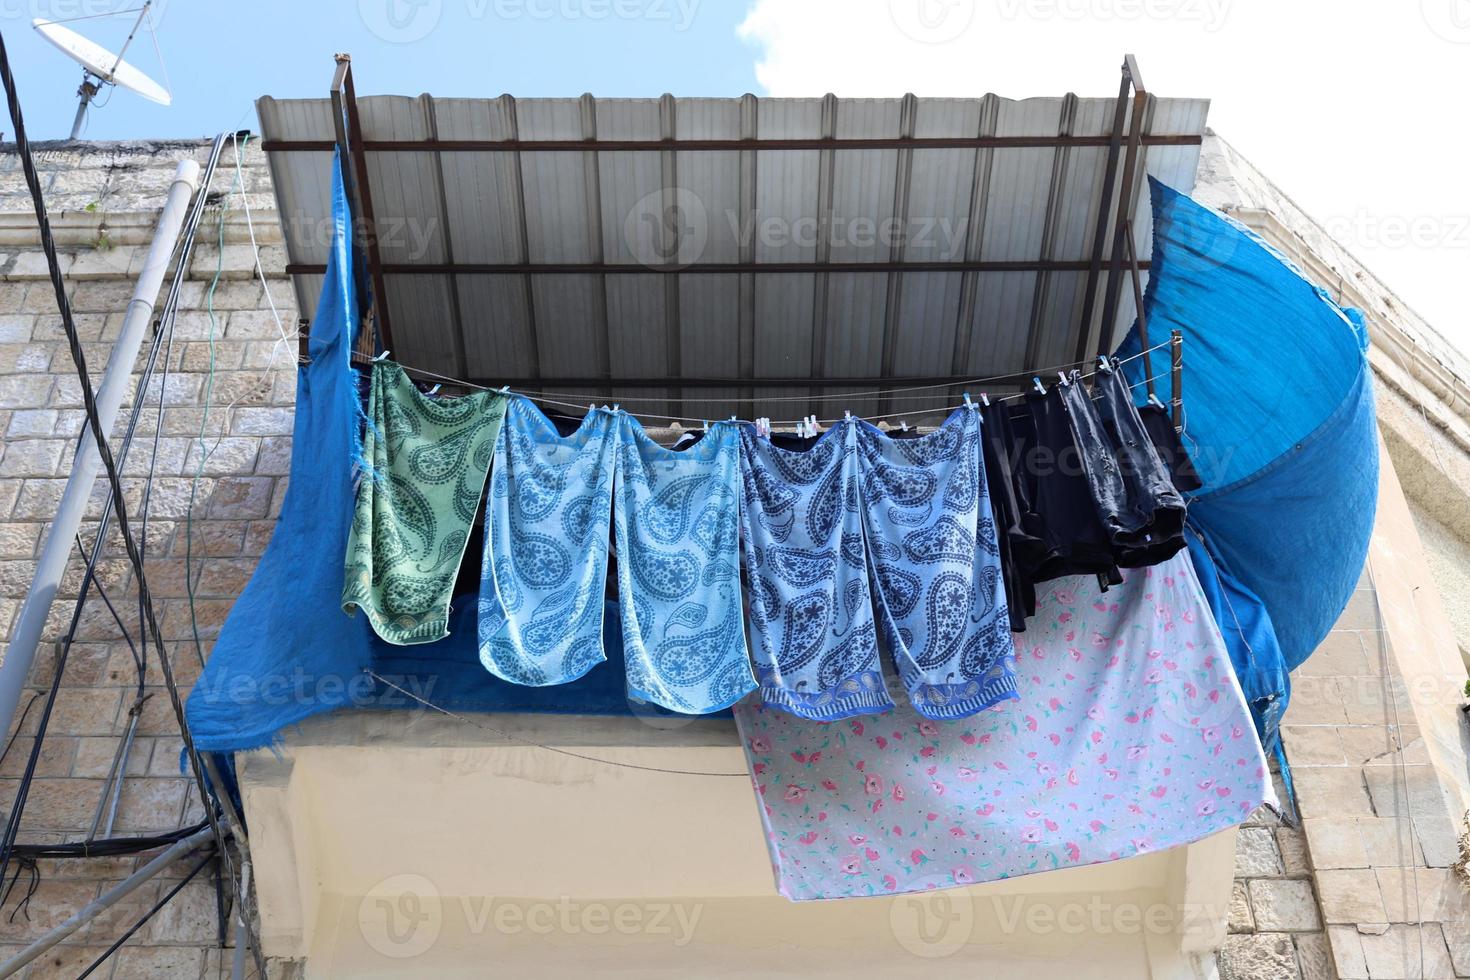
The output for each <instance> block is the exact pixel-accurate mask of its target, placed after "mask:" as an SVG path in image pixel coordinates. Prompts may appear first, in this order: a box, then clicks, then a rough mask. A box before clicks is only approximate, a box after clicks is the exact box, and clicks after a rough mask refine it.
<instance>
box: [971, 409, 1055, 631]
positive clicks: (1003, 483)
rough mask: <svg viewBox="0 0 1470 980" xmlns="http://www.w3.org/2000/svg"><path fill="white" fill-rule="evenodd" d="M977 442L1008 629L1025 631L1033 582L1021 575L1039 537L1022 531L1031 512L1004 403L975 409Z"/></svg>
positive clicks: (1033, 562)
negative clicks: (1019, 472)
mask: <svg viewBox="0 0 1470 980" xmlns="http://www.w3.org/2000/svg"><path fill="white" fill-rule="evenodd" d="M980 421H981V425H980V442H981V446H982V447H983V449H984V453H983V456H982V459H983V461H984V463H985V483H986V486H987V488H988V489H989V491H990V511H991V516H992V517H993V518H994V520H995V541H996V546H997V547H998V548H999V551H1000V554H999V556H998V557H999V560H1000V570H1001V580H1002V581H1003V582H1004V583H1005V589H1006V609H1007V610H1008V612H1009V613H1010V619H1011V632H1013V633H1024V632H1025V631H1026V617H1028V616H1034V615H1036V583H1034V582H1032V581H1031V579H1030V577H1029V576H1028V575H1027V574H1026V573H1025V570H1026V569H1030V568H1034V567H1036V566H1037V565H1038V564H1040V562H1041V558H1042V556H1043V553H1044V546H1043V544H1042V541H1041V538H1039V537H1038V536H1037V535H1036V534H1034V533H1033V532H1032V530H1031V529H1028V528H1027V526H1026V519H1027V517H1028V516H1029V515H1034V513H1035V512H1034V509H1033V508H1032V507H1031V504H1030V501H1029V500H1026V499H1024V498H1023V497H1022V492H1023V488H1024V486H1025V484H1024V483H1023V481H1021V479H1020V478H1019V475H1018V474H1017V472H1016V466H1017V464H1018V463H1019V460H1018V459H1016V457H1015V455H1014V454H1013V452H1012V449H1013V447H1014V446H1015V445H1016V434H1015V431H1014V430H1013V429H1012V427H1011V411H1010V408H1009V407H1008V406H1007V405H1006V403H1005V402H999V401H998V402H991V403H990V404H988V405H986V406H984V407H983V408H981V409H980Z"/></svg>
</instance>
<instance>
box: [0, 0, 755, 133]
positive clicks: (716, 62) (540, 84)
mask: <svg viewBox="0 0 1470 980" xmlns="http://www.w3.org/2000/svg"><path fill="white" fill-rule="evenodd" d="M138 2H139V0H0V30H3V31H4V34H5V44H6V47H7V49H8V50H9V52H10V58H11V63H12V67H13V69H14V71H15V75H16V79H17V82H18V84H19V86H20V91H21V96H22V99H23V104H22V108H23V109H24V110H25V115H26V126H27V128H28V130H29V132H30V134H31V136H32V138H34V139H44V138H60V137H64V136H66V134H67V132H68V131H69V130H70V127H71V120H72V115H73V113H74V112H75V110H76V95H75V93H76V88H77V83H78V82H79V81H80V77H81V72H80V69H78V68H77V67H76V66H75V65H74V64H73V63H72V62H70V61H68V60H67V59H66V58H65V56H63V55H62V53H61V52H60V51H58V50H56V49H55V48H53V47H52V46H51V45H50V44H49V43H47V42H46V41H45V40H43V39H42V38H41V37H40V36H39V35H37V34H36V33H35V32H34V31H33V30H31V28H30V20H31V18H33V17H47V18H49V19H53V20H58V21H68V19H69V18H71V17H76V16H78V15H79V14H81V15H86V14H89V13H99V12H104V11H120V10H127V9H131V8H135V7H136V6H138ZM681 2H682V4H683V6H681ZM619 4H625V6H622V7H619ZM155 9H160V10H161V16H160V17H159V18H158V22H157V35H158V41H159V48H160V49H161V51H162V53H163V61H164V64H163V67H160V66H159V61H158V57H157V56H156V55H155V54H154V51H153V45H152V42H151V41H150V40H149V39H148V37H147V36H146V33H145V34H143V35H141V36H140V37H139V38H138V39H137V40H136V41H134V43H133V47H132V48H130V49H129V51H128V60H129V61H130V62H133V63H134V64H135V65H136V66H137V67H139V68H141V69H142V70H144V71H146V72H147V73H148V74H150V75H151V76H153V77H154V78H155V79H156V80H157V81H159V82H160V83H162V82H163V81H164V75H165V74H167V77H168V79H169V81H170V82H171V83H172V86H171V87H172V90H173V94H174V104H173V105H172V106H170V107H167V108H165V107H163V106H157V105H154V104H152V103H149V102H146V101H144V100H142V99H139V98H137V97H136V96H133V95H131V94H130V93H127V92H122V91H118V92H115V93H114V94H113V97H112V101H111V103H110V104H109V105H106V106H103V107H101V108H99V109H97V110H95V111H94V112H92V114H91V117H90V121H89V123H88V126H87V129H86V131H85V133H84V134H83V135H84V136H85V137H86V138H89V139H126V138H130V137H137V136H203V135H213V134H214V133H216V132H218V131H220V130H222V129H232V128H235V127H236V126H247V127H250V128H252V129H254V128H256V121H255V113H254V108H253V105H254V101H255V99H256V98H257V97H259V96H260V95H263V94H270V95H273V96H276V97H280V98H287V97H302V96H323V95H326V93H327V89H328V86H329V84H330V82H331V78H332V68H333V63H332V55H333V53H334V52H337V51H347V52H350V53H351V54H352V57H353V64H354V77H355V79H356V81H357V86H358V92H359V94H364V95H366V94H370V93H382V92H391V93H394V94H414V95H416V94H418V93H420V92H431V93H433V94H435V95H461V96H472V95H473V96H483V95H487V94H488V95H499V94H500V93H502V92H510V93H512V94H514V95H517V96H549V95H557V96H566V95H580V94H581V93H583V92H593V93H595V94H597V95H606V96H650V95H659V94H662V93H663V92H666V91H674V92H677V93H678V94H679V95H740V94H742V93H744V92H755V91H759V90H760V87H759V83H758V82H757V81H756V77H755V62H756V58H755V56H756V53H757V50H756V47H755V46H754V45H753V44H750V43H747V42H745V41H742V40H740V39H739V38H737V36H736V27H737V26H738V25H739V24H740V22H741V21H742V20H743V19H744V17H745V5H744V4H743V3H739V2H731V0H726V2H721V3H716V2H714V0H635V2H629V0H361V2H358V0H296V2H290V0H250V2H248V3H239V2H224V0H164V2H163V3H161V4H156V5H155ZM620 11H621V13H620ZM635 11H636V13H637V16H627V14H628V13H632V12H635ZM135 16H136V14H133V15H128V14H121V15H116V16H110V17H93V18H91V19H87V20H78V21H72V22H69V23H68V26H69V27H71V28H72V29H73V30H75V31H77V32H78V33H80V34H83V35H85V36H86V37H88V38H91V39H92V40H95V41H97V42H98V43H100V44H102V45H103V46H105V47H108V48H109V49H111V50H114V51H115V50H117V49H118V48H119V47H120V46H121V44H122V42H123V40H124V39H125V38H126V37H127V33H128V29H129V27H130V26H131V24H132V21H133V19H134V17H135ZM420 35H422V36H420Z"/></svg>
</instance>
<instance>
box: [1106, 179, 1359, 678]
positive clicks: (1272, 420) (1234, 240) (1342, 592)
mask: <svg viewBox="0 0 1470 980" xmlns="http://www.w3.org/2000/svg"><path fill="white" fill-rule="evenodd" d="M1149 186H1150V191H1151V193H1152V198H1153V213H1154V251H1153V261H1152V265H1151V267H1150V273H1149V284H1148V291H1147V294H1146V295H1145V297H1144V310H1145V313H1146V314H1147V320H1148V332H1149V342H1150V343H1151V344H1158V343H1160V342H1161V341H1163V340H1167V339H1168V337H1169V333H1170V331H1171V330H1178V331H1179V332H1180V333H1181V334H1182V335H1183V338H1184V348H1183V350H1184V374H1183V382H1182V384H1181V386H1180V387H1181V389H1182V395H1183V402H1184V409H1185V411H1184V416H1185V422H1186V429H1185V443H1186V445H1187V447H1188V448H1189V450H1190V453H1191V456H1192V457H1193V459H1194V463H1195V467H1196V469H1198V470H1199V474H1200V477H1201V479H1202V480H1203V481H1204V486H1203V487H1202V488H1201V489H1200V490H1199V491H1197V492H1196V493H1194V494H1192V495H1191V499H1190V505H1189V521H1190V524H1191V526H1192V527H1194V528H1195V529H1196V530H1197V531H1198V532H1199V533H1200V534H1201V535H1202V536H1203V539H1204V540H1203V542H1192V550H1191V554H1192V555H1193V556H1194V558H1195V564H1196V566H1197V567H1198V568H1199V570H1200V577H1201V579H1202V580H1208V581H1212V582H1216V583H1219V584H1217V586H1216V588H1215V591H1214V594H1215V595H1219V596H1224V595H1227V594H1228V595H1230V596H1232V597H1233V599H1234V600H1235V603H1236V608H1235V610H1234V612H1233V613H1231V612H1230V611H1229V610H1228V609H1227V608H1225V607H1224V606H1221V607H1217V608H1216V609H1215V612H1216V618H1217V619H1221V618H1222V617H1223V618H1224V619H1226V620H1227V621H1228V620H1230V619H1235V618H1240V619H1241V621H1242V622H1243V623H1244V622H1248V623H1249V624H1250V625H1249V628H1248V631H1254V634H1255V639H1256V641H1257V643H1258V644H1261V645H1262V646H1264V649H1263V648H1262V646H1257V647H1256V648H1255V649H1253V651H1251V655H1250V656H1249V657H1246V656H1245V655H1244V651H1242V650H1238V649H1232V656H1233V657H1234V658H1235V659H1236V662H1237V667H1240V666H1241V665H1242V664H1246V665H1247V666H1248V674H1254V675H1256V677H1255V679H1256V680H1261V678H1263V677H1277V678H1280V680H1281V682H1282V683H1284V682H1285V676H1284V672H1283V671H1281V670H1280V668H1281V667H1284V668H1285V669H1286V670H1290V669H1292V668H1294V667H1296V666H1297V665H1298V664H1300V663H1301V662H1302V661H1303V660H1305V659H1306V658H1307V657H1308V656H1310V655H1311V653H1312V651H1313V650H1314V649H1316V647H1317V645H1318V644H1319V643H1321V642H1322V640H1323V638H1324V637H1326V635H1327V632H1328V631H1329V630H1330V629H1331V628H1332V625H1333V623H1334V622H1335V621H1336V620H1337V617H1338V616H1339V615H1340V614H1341V613H1342V610H1343V608H1344V606H1346V604H1347V601H1348V599H1349V598H1350V596H1351V594H1352V591H1353V589H1354V587H1355V586H1356V584H1357V581H1358V577H1359V575H1360V574H1361V572H1362V568H1363V561H1364V559H1365V557H1366V555H1367V551H1368V538H1369V535H1370V534H1371V533H1372V530H1373V515H1374V511H1375V509H1376V506H1377V499H1378V439H1377V431H1376V426H1375V422H1374V414H1373V388H1372V382H1371V379H1370V376H1369V373H1368V358H1367V348H1368V333H1367V329H1366V325H1365V323H1364V321H1363V317H1362V314H1361V313H1360V312H1359V311H1357V310H1352V309H1345V308H1343V307H1340V306H1338V305H1337V304H1336V303H1334V302H1333V301H1332V299H1331V297H1330V296H1328V294H1327V293H1326V291H1325V290H1323V289H1321V288H1320V287H1318V286H1315V285H1313V284H1312V283H1311V282H1309V281H1308V280H1307V279H1306V278H1305V277H1304V276H1303V275H1302V274H1301V272H1300V271H1298V270H1297V269H1296V268H1295V267H1294V266H1293V265H1292V264H1291V263H1290V262H1289V261H1287V260H1286V259H1285V258H1284V257H1283V256H1281V255H1280V254H1279V253H1278V252H1276V250H1275V249H1273V248H1271V247H1270V246H1269V245H1267V244H1266V243H1265V242H1263V241H1262V240H1261V239H1260V238H1259V237H1257V236H1256V235H1255V234H1253V233H1252V232H1251V231H1250V230H1248V229H1247V228H1245V227H1244V226H1242V225H1240V224H1238V223H1236V222H1234V221H1231V220H1229V219H1227V218H1225V217H1222V216H1221V215H1219V214H1217V213H1215V212H1213V211H1211V210H1209V209H1207V208H1205V207H1203V206H1201V205H1199V204H1197V203H1195V202H1194V201H1192V200H1190V199H1189V198H1188V197H1185V196H1184V195H1182V194H1180V193H1178V192H1177V191H1174V190H1171V189H1170V188H1168V187H1165V186H1164V185H1163V184H1160V183H1158V182H1157V181H1153V180H1151V181H1150V185H1149ZM1141 349H1142V344H1141V342H1140V339H1139V333H1138V328H1137V326H1136V325H1135V327H1134V329H1133V330H1132V331H1131V332H1130V333H1129V335H1128V336H1127V338H1125V339H1124V341H1123V344H1122V345H1121V346H1120V347H1119V349H1118V351H1117V353H1118V356H1120V357H1127V356H1129V355H1132V354H1137V353H1138V352H1139V351H1140V350H1141ZM1126 370H1127V371H1128V372H1129V374H1130V376H1131V378H1132V380H1134V381H1135V382H1137V381H1142V379H1143V378H1144V377H1146V376H1147V375H1153V376H1154V377H1155V378H1157V379H1158V387H1159V397H1160V398H1162V399H1164V400H1165V401H1167V400H1169V398H1170V395H1171V392H1170V379H1169V360H1168V351H1167V350H1159V351H1155V352H1153V353H1152V354H1150V355H1149V356H1147V357H1145V358H1140V359H1138V360H1134V361H1130V362H1128V364H1127V365H1126ZM1140 391H1141V389H1140ZM1240 603H1245V604H1248V605H1256V606H1259V607H1260V608H1259V610H1258V611H1257V610H1249V611H1246V612H1243V611H1242V610H1241V609H1240V608H1239V604H1240ZM1221 625H1222V627H1224V626H1225V625H1227V623H1226V622H1222V623H1221ZM1241 635H1242V634H1241V631H1240V630H1236V629H1233V628H1232V629H1231V630H1226V631H1225V637H1226V640H1227V641H1232V642H1234V643H1236V644H1238V643H1239V642H1240V636H1241ZM1272 635H1274V637H1275V645H1274V647H1273V645H1272V644H1271V641H1270V637H1271V636H1272ZM1232 637H1234V640H1232ZM1278 651H1279V652H1278ZM1237 654H1239V655H1238V656H1237ZM1273 661H1278V662H1279V663H1278V662H1273ZM1247 679H1248V678H1247V677H1242V681H1243V682H1245V681H1246V680H1247ZM1284 693H1285V692H1284V691H1283V692H1282V694H1283V697H1284Z"/></svg>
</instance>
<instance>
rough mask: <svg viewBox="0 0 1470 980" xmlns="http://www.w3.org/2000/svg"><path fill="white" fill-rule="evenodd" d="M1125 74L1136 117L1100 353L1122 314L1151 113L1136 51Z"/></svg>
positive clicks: (1130, 133) (1120, 198)
mask: <svg viewBox="0 0 1470 980" xmlns="http://www.w3.org/2000/svg"><path fill="white" fill-rule="evenodd" d="M1123 74H1124V76H1125V77H1126V78H1127V79H1128V81H1129V83H1130V84H1131V85H1132V86H1133V119H1132V121H1131V123H1130V124H1129V127H1128V149H1127V152H1126V153H1125V154H1124V157H1123V180H1122V186H1121V187H1120V188H1119V191H1118V214H1117V218H1116V219H1115V220H1114V222H1113V251H1112V258H1111V261H1110V263H1109V266H1108V284H1107V292H1106V294H1105V295H1104V297H1103V310H1102V322H1101V323H1100V324H1098V328H1097V353H1098V355H1099V356H1102V355H1104V354H1107V353H1108V348H1109V346H1110V345H1111V342H1112V339H1113V321H1114V320H1115V319H1116V318H1117V316H1118V300H1119V299H1120V297H1121V296H1122V292H1123V252H1124V247H1123V237H1124V236H1123V232H1124V229H1125V228H1126V227H1131V225H1132V222H1133V211H1134V208H1135V207H1136V206H1137V204H1138V179H1137V177H1138V173H1137V171H1138V157H1139V147H1140V146H1141V145H1142V141H1143V126H1144V117H1145V116H1147V115H1148V100H1149V95H1148V91H1147V90H1146V89H1145V88H1144V87H1143V78H1142V76H1141V75H1140V74H1139V72H1138V62H1137V61H1135V60H1134V58H1133V55H1131V54H1130V55H1125V56H1124V58H1123Z"/></svg>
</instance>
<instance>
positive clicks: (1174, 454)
mask: <svg viewBox="0 0 1470 980" xmlns="http://www.w3.org/2000/svg"><path fill="white" fill-rule="evenodd" d="M1138 417H1139V418H1141V419H1142V420H1143V427H1144V429H1146V430H1147V431H1148V437H1149V439H1150V441H1152V442H1153V444H1154V450H1155V451H1156V452H1157V453H1158V454H1159V458H1160V459H1162V460H1163V461H1164V466H1166V467H1167V468H1168V470H1169V473H1170V475H1171V476H1173V477H1174V487H1175V489H1177V490H1179V491H1180V492H1181V493H1193V492H1194V491H1196V490H1198V489H1199V488H1200V487H1202V486H1204V485H1205V482H1204V481H1203V480H1201V479H1200V478H1199V473H1198V471H1196V470H1195V468H1194V461H1193V460H1191V459H1190V458H1189V452H1188V450H1186V449H1185V448H1184V442H1183V440H1181V439H1180V438H1179V433H1177V432H1175V431H1174V420H1173V419H1171V418H1170V417H1169V413H1168V412H1167V411H1165V410H1164V409H1162V408H1160V407H1159V406H1158V405H1152V404H1150V405H1145V406H1143V407H1142V408H1140V409H1139V410H1138Z"/></svg>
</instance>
